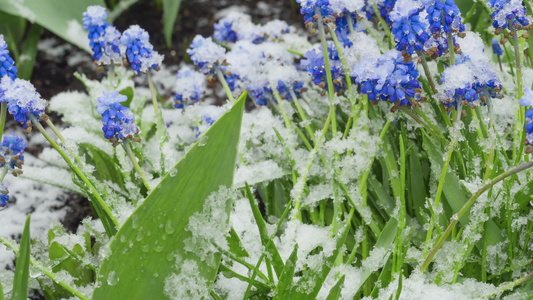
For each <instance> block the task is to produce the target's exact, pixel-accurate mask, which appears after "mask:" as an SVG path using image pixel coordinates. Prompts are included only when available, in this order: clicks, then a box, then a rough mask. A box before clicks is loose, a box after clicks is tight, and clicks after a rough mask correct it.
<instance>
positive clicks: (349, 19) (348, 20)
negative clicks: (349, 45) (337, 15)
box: [344, 14, 355, 35]
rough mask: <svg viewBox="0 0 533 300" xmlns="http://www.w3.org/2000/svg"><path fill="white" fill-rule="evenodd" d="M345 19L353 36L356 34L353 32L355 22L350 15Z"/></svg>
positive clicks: (345, 16)
mask: <svg viewBox="0 0 533 300" xmlns="http://www.w3.org/2000/svg"><path fill="white" fill-rule="evenodd" d="M344 18H346V24H348V30H349V31H350V35H353V34H354V33H355V30H353V21H352V17H351V16H350V14H345V15H344Z"/></svg>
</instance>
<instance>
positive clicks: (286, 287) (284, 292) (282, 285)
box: [274, 244, 298, 300]
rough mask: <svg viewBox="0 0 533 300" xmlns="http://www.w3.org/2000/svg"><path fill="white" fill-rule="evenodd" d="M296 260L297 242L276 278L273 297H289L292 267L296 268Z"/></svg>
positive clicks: (292, 273) (292, 275)
mask: <svg viewBox="0 0 533 300" xmlns="http://www.w3.org/2000/svg"><path fill="white" fill-rule="evenodd" d="M297 260H298V244H295V245H294V250H292V253H291V255H290V256H289V258H288V259H287V263H286V264H285V267H284V268H283V272H281V276H280V277H279V280H278V285H277V286H276V290H275V291H274V299H280V300H283V299H289V298H290V295H291V286H292V280H293V278H294V269H295V268H296V261H297Z"/></svg>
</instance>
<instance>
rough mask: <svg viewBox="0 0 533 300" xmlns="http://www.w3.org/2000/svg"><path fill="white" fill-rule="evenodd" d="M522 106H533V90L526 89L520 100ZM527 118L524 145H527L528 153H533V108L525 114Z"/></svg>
mask: <svg viewBox="0 0 533 300" xmlns="http://www.w3.org/2000/svg"><path fill="white" fill-rule="evenodd" d="M520 105H522V106H533V90H531V88H525V89H524V96H523V97H522V99H520ZM525 117H526V139H525V140H524V144H526V146H528V147H527V149H526V153H531V152H533V108H530V109H528V111H526V114H525Z"/></svg>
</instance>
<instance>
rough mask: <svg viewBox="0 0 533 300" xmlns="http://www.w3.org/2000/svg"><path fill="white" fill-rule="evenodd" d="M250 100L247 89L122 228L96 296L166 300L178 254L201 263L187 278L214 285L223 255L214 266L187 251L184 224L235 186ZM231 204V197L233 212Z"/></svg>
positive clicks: (203, 285) (104, 264)
mask: <svg viewBox="0 0 533 300" xmlns="http://www.w3.org/2000/svg"><path fill="white" fill-rule="evenodd" d="M245 99H246V93H244V94H243V95H241V97H240V98H239V99H238V100H237V102H236V103H235V104H234V106H233V108H232V109H231V110H230V111H228V112H227V113H226V114H225V115H223V116H222V117H221V118H220V119H219V120H218V121H217V122H216V123H215V124H214V125H213V126H212V127H211V128H210V129H209V130H208V131H207V132H206V133H205V136H204V137H202V138H201V140H202V143H201V144H199V143H198V142H197V143H196V144H195V145H194V146H193V147H192V148H191V149H190V150H189V152H188V153H187V155H186V156H185V157H184V158H183V159H182V160H181V161H180V162H179V163H178V164H177V165H176V166H175V167H174V168H175V169H176V170H177V173H175V174H172V175H173V176H170V174H167V175H166V176H165V177H164V178H163V180H162V181H161V183H160V184H159V185H158V186H157V187H156V188H154V190H153V191H152V193H151V194H150V195H149V196H148V197H147V198H146V200H144V202H143V203H142V204H141V205H140V206H139V207H138V208H137V210H136V211H135V212H134V213H133V214H132V215H131V216H130V218H129V219H128V220H127V221H126V222H125V223H124V225H123V226H122V227H121V228H120V230H119V231H118V232H117V234H116V236H115V238H114V240H113V241H112V242H111V245H110V247H109V250H110V251H109V253H110V255H109V257H108V258H107V259H105V260H104V261H103V262H102V265H101V267H100V271H99V274H98V284H97V285H96V287H95V290H94V293H93V299H94V300H99V299H167V298H168V297H167V296H166V295H165V280H166V279H167V278H168V277H169V276H170V275H173V274H176V273H179V272H181V269H177V266H176V261H175V260H176V257H177V256H179V257H180V259H181V261H186V262H187V263H189V265H193V266H196V267H195V271H194V272H193V273H194V274H192V273H191V274H190V276H191V277H187V278H188V279H190V280H195V286H197V287H201V288H204V289H207V290H209V289H210V287H211V285H212V284H213V282H214V280H215V277H216V274H217V269H218V263H219V262H220V255H218V254H217V255H215V257H214V258H213V261H214V262H215V263H214V265H213V264H207V263H206V262H205V261H203V260H202V258H200V257H199V256H198V254H197V253H193V252H187V251H185V250H184V248H185V240H186V239H189V238H191V237H192V234H191V233H190V232H189V231H187V230H185V229H186V228H187V225H188V223H189V218H190V217H191V216H192V215H193V214H195V213H198V212H200V211H201V210H202V208H203V206H204V203H205V200H206V198H207V197H208V196H209V195H210V194H212V193H213V192H215V191H217V190H218V189H219V187H220V186H225V187H231V186H232V182H233V173H234V170H235V163H236V158H237V145H238V142H239V137H240V129H241V121H242V113H243V108H244V100H245ZM229 209H230V200H229V199H228V200H227V202H226V213H227V214H228V215H229ZM219 221H220V222H224V223H226V222H227V221H228V220H227V219H221V220H219ZM205 246H206V247H209V245H205ZM184 272H185V271H184ZM180 275H182V276H185V274H180Z"/></svg>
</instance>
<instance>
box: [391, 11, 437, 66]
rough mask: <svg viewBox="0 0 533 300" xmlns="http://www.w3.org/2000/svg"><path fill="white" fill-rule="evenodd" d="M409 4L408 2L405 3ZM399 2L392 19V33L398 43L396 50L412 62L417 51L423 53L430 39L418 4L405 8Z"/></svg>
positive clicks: (392, 13)
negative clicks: (411, 59) (425, 44)
mask: <svg viewBox="0 0 533 300" xmlns="http://www.w3.org/2000/svg"><path fill="white" fill-rule="evenodd" d="M403 2H408V1H403ZM403 2H397V3H396V6H395V7H394V9H393V11H392V12H391V14H390V18H391V20H392V21H393V23H392V28H391V32H392V34H393V35H394V41H395V42H396V50H398V51H401V52H402V55H403V56H404V58H405V60H406V61H408V60H410V57H411V55H412V54H413V53H414V52H415V51H422V50H423V48H424V43H425V42H426V41H427V40H428V39H429V34H428V33H427V31H426V30H427V24H426V23H425V22H423V20H422V19H421V17H420V7H419V6H418V5H417V2H413V4H411V3H409V5H405V6H403V5H402V4H405V3H403Z"/></svg>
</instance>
